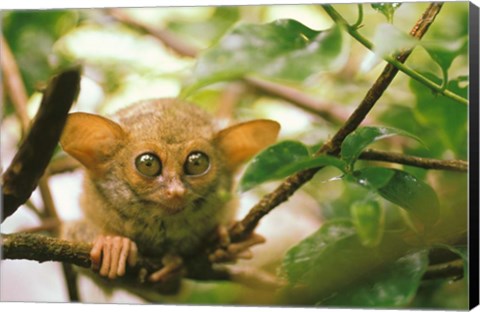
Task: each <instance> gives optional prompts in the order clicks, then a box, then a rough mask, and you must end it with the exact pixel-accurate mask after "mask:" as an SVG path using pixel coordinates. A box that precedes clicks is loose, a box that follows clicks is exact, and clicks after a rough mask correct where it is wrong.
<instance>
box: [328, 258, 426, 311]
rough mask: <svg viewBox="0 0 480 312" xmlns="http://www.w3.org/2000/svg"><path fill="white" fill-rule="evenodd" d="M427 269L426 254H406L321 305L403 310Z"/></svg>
mask: <svg viewBox="0 0 480 312" xmlns="http://www.w3.org/2000/svg"><path fill="white" fill-rule="evenodd" d="M427 266H428V255H427V252H426V251H421V252H417V253H413V254H410V255H407V256H405V257H402V258H400V259H398V260H397V261H395V262H394V263H392V264H391V265H389V266H387V267H386V268H385V269H384V270H383V271H382V272H381V273H380V274H377V275H374V276H372V277H369V278H368V280H367V281H364V282H363V283H362V284H360V285H357V286H356V287H353V288H350V289H348V290H344V291H342V292H339V293H338V294H337V295H336V296H335V297H333V298H332V299H329V300H326V301H324V302H321V304H322V305H328V306H349V307H376V308H382V307H385V308H386V307H388V308H393V307H406V306H408V304H409V303H410V302H411V301H412V299H413V298H414V297H415V294H416V292H417V290H418V288H419V286H420V282H421V279H422V276H423V274H424V273H425V271H426V269H427Z"/></svg>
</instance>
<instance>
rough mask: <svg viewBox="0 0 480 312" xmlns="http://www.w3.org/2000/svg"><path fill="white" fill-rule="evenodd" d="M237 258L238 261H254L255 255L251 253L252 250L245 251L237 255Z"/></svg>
mask: <svg viewBox="0 0 480 312" xmlns="http://www.w3.org/2000/svg"><path fill="white" fill-rule="evenodd" d="M235 257H236V258H237V259H246V260H249V259H252V258H253V253H252V252H251V251H250V250H245V251H242V252H240V253H238V254H235Z"/></svg>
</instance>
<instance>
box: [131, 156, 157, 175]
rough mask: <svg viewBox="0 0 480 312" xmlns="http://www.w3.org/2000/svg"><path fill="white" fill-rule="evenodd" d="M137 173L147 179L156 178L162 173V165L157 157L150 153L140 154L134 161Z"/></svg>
mask: <svg viewBox="0 0 480 312" xmlns="http://www.w3.org/2000/svg"><path fill="white" fill-rule="evenodd" d="M135 167H137V170H138V172H140V173H141V174H143V175H146V176H147V177H155V176H158V175H159V174H160V173H161V172H162V163H161V161H160V159H159V158H158V156H157V155H155V154H152V153H145V154H141V155H140V156H138V157H137V158H136V159H135Z"/></svg>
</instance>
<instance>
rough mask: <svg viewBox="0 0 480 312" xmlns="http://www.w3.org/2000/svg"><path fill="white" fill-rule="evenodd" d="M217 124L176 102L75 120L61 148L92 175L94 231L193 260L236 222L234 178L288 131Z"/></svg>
mask: <svg viewBox="0 0 480 312" xmlns="http://www.w3.org/2000/svg"><path fill="white" fill-rule="evenodd" d="M214 125H215V123H214V121H213V119H212V117H211V116H210V115H209V114H207V113H206V112H204V111H203V110H201V109H200V108H198V107H197V106H195V105H192V104H188V103H185V102H183V101H180V100H176V99H158V100H150V101H143V102H140V103H137V104H134V105H132V106H130V107H128V108H125V109H123V110H120V111H119V112H118V113H116V114H115V115H113V116H112V118H111V119H108V118H105V117H101V116H98V115H93V114H87V113H72V114H70V115H69V117H68V120H67V123H66V126H65V129H64V132H63V134H62V137H61V139H60V143H61V145H62V147H63V149H64V150H65V151H66V152H67V153H68V154H70V155H71V156H73V157H74V158H76V159H77V160H78V161H79V162H80V163H81V164H82V165H83V166H84V167H85V169H86V173H87V174H86V184H85V190H84V191H85V192H84V200H83V202H82V209H83V210H84V212H85V215H86V219H87V220H86V221H87V223H88V224H91V226H92V227H95V228H96V230H95V231H94V232H96V233H98V235H118V236H121V237H126V238H128V239H130V240H131V241H133V242H135V243H136V245H138V249H139V250H140V252H142V253H146V254H147V255H148V254H164V253H174V254H179V255H186V254H189V253H191V252H193V250H195V249H196V248H198V246H199V245H201V243H202V240H204V239H205V238H206V237H207V236H208V235H211V233H212V231H214V230H215V228H216V227H218V226H219V225H220V224H222V223H223V224H225V223H226V222H228V221H229V220H228V218H229V217H230V218H231V217H232V213H229V211H228V209H230V208H229V207H228V205H227V201H228V199H229V198H230V197H231V196H230V195H231V187H232V179H233V175H234V173H235V172H236V170H237V169H238V168H239V166H240V165H241V164H243V163H244V162H245V161H246V160H248V159H249V158H251V157H252V156H253V155H255V154H256V153H258V152H259V151H260V150H262V149H264V148H265V147H267V146H268V145H270V144H272V143H274V141H275V140H276V137H277V135H278V132H279V130H280V126H279V124H278V123H277V122H275V121H271V120H253V121H248V122H244V123H240V124H237V125H234V126H231V127H228V128H226V129H223V130H217V129H216V128H215V126H214ZM84 239H85V240H87V241H88V240H91V239H92V238H90V237H89V238H87V237H85V238H84ZM98 248H101V246H100V247H98ZM123 265H124V264H123ZM114 267H116V266H114ZM109 276H110V275H109Z"/></svg>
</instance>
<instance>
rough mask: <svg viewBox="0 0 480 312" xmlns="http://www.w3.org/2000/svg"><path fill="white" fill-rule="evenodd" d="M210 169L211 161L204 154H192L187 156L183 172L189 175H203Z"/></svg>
mask: <svg viewBox="0 0 480 312" xmlns="http://www.w3.org/2000/svg"><path fill="white" fill-rule="evenodd" d="M208 169H210V160H209V159H208V156H207V155H205V154H204V153H202V152H192V153H190V155H188V156H187V160H186V161H185V164H184V165H183V170H184V171H185V173H186V174H187V175H192V176H196V175H202V174H204V173H206V172H207V171H208Z"/></svg>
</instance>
